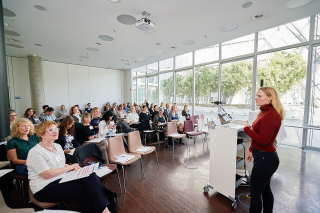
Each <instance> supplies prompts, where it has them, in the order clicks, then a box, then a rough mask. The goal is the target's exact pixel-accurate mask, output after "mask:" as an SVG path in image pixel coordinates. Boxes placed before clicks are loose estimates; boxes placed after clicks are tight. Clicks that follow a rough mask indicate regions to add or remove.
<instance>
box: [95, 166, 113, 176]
mask: <svg viewBox="0 0 320 213" xmlns="http://www.w3.org/2000/svg"><path fill="white" fill-rule="evenodd" d="M110 172H112V170H111V169H109V167H107V166H103V167H102V168H100V169H97V170H96V171H95V173H96V175H97V176H98V177H103V176H105V175H106V174H109V173H110Z"/></svg>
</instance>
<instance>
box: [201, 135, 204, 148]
mask: <svg viewBox="0 0 320 213" xmlns="http://www.w3.org/2000/svg"><path fill="white" fill-rule="evenodd" d="M201 139H202V147H203V150H204V139H203V134H202V135H201Z"/></svg>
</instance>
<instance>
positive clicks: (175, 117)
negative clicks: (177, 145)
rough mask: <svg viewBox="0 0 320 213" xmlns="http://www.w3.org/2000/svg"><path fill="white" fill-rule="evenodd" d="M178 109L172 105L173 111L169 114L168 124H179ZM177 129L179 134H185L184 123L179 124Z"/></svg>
mask: <svg viewBox="0 0 320 213" xmlns="http://www.w3.org/2000/svg"><path fill="white" fill-rule="evenodd" d="M176 109H177V107H176V106H174V105H172V107H171V111H170V112H169V115H168V122H171V121H177V122H179V119H178V112H177V110H176ZM177 128H178V129H179V134H183V124H182V123H179V124H177ZM180 142H181V143H183V142H182V139H180Z"/></svg>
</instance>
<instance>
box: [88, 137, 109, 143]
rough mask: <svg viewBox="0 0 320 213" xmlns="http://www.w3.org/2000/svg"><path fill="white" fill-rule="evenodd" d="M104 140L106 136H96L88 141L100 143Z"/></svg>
mask: <svg viewBox="0 0 320 213" xmlns="http://www.w3.org/2000/svg"><path fill="white" fill-rule="evenodd" d="M102 140H105V138H94V139H92V140H90V141H87V142H88V143H100V142H101V141H102Z"/></svg>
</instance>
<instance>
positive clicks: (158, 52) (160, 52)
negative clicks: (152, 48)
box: [155, 50, 167, 55]
mask: <svg viewBox="0 0 320 213" xmlns="http://www.w3.org/2000/svg"><path fill="white" fill-rule="evenodd" d="M166 53H167V52H166V51H164V50H159V51H156V52H155V54H158V55H162V54H166Z"/></svg>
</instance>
